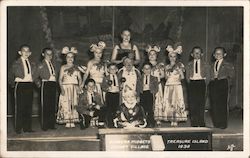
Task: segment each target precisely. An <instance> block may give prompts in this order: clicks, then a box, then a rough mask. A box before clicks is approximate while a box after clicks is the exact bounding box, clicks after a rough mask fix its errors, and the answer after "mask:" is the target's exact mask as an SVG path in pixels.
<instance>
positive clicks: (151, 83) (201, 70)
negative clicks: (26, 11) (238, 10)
mask: <svg viewBox="0 0 250 158" xmlns="http://www.w3.org/2000/svg"><path fill="white" fill-rule="evenodd" d="M121 38H122V42H121V43H120V44H119V45H116V46H115V47H114V50H113V52H112V56H111V60H110V62H109V63H107V62H105V61H103V59H102V56H103V52H104V50H105V47H106V44H105V42H103V41H100V42H98V43H97V44H92V45H91V46H90V52H92V53H93V56H94V57H93V58H92V59H91V60H89V62H88V63H87V66H86V67H85V66H77V65H75V64H74V60H75V55H76V54H77V53H78V51H77V49H76V48H75V47H71V48H70V47H64V48H63V49H62V54H63V55H64V57H65V61H66V64H63V65H62V66H61V67H60V68H58V67H56V65H55V64H54V62H53V51H52V49H50V48H45V49H43V51H42V56H43V57H44V59H43V60H42V62H41V63H40V64H38V65H37V64H36V63H34V62H32V61H31V60H30V59H29V57H30V55H31V50H30V47H29V46H28V45H22V46H21V47H20V50H19V51H18V53H19V55H20V58H18V59H17V60H16V61H15V62H14V63H13V65H12V68H11V70H10V73H9V82H10V83H11V85H12V86H13V87H14V96H15V131H16V133H18V134H20V133H21V132H22V130H23V132H33V130H32V125H31V124H32V122H31V120H32V119H31V115H32V102H33V85H34V83H35V84H36V85H37V86H38V87H40V89H41V127H42V129H43V130H45V131H46V130H48V129H55V123H58V124H65V127H66V128H71V127H75V123H80V127H81V129H85V128H88V127H89V126H90V124H91V123H93V120H94V121H95V120H97V124H96V125H97V126H99V127H110V128H113V127H116V128H119V127H123V128H131V127H142V128H143V127H155V126H156V125H157V126H161V123H162V121H170V122H171V126H173V127H176V126H178V122H181V121H186V120H187V116H188V115H189V116H190V120H191V126H193V127H204V126H205V120H204V113H205V102H206V96H207V95H206V94H207V89H209V98H210V106H211V116H212V121H213V125H214V127H215V128H222V129H225V128H227V119H228V96H229V95H228V93H229V87H230V85H231V84H232V79H233V77H234V67H233V66H232V65H231V64H230V63H228V62H226V61H225V60H224V57H225V56H226V51H225V49H224V48H223V47H217V48H215V49H214V52H213V57H214V58H215V62H213V63H211V64H207V63H206V62H205V61H204V60H203V59H202V56H203V51H202V48H200V47H194V48H193V49H192V51H191V54H190V55H191V57H192V60H191V61H190V62H189V63H188V64H187V65H186V66H184V65H183V64H182V63H181V62H180V60H179V56H180V54H181V53H182V46H181V45H175V46H171V45H167V46H166V53H167V57H168V62H167V63H166V64H165V63H163V62H158V54H159V52H160V51H161V49H160V47H159V46H156V45H148V46H147V47H146V48H145V51H146V52H147V58H146V60H145V62H144V63H143V66H142V69H141V71H140V70H139V69H138V65H139V64H140V62H141V57H140V53H139V50H138V48H137V46H136V45H134V44H133V43H131V41H130V38H131V33H130V31H129V30H123V31H122V33H121ZM59 69H60V70H59ZM58 72H59V74H58ZM184 79H186V81H187V83H188V85H187V89H188V93H187V94H188V105H189V110H187V109H186V106H185V101H184V95H183V83H182V81H183V80H184ZM57 85H59V87H60V95H59V101H58V105H56V102H57V99H58V98H57V97H56V93H57ZM56 107H57V108H56ZM56 109H57V111H56ZM188 112H189V114H188Z"/></svg>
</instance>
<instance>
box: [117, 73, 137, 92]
mask: <svg viewBox="0 0 250 158" xmlns="http://www.w3.org/2000/svg"><path fill="white" fill-rule="evenodd" d="M123 71H124V69H123V68H121V69H120V70H119V71H118V74H117V77H118V80H121V79H122V74H123ZM135 73H136V76H137V82H136V93H137V95H138V96H139V94H140V92H141V87H142V83H141V73H140V71H139V70H138V69H136V68H135Z"/></svg>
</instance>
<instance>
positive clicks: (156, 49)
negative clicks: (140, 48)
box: [146, 45, 161, 53]
mask: <svg viewBox="0 0 250 158" xmlns="http://www.w3.org/2000/svg"><path fill="white" fill-rule="evenodd" d="M151 51H155V52H156V53H158V52H160V51H161V48H160V47H159V46H156V45H155V46H153V47H152V46H151V45H148V46H147V48H146V52H148V53H149V52H151Z"/></svg>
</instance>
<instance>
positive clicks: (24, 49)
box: [20, 46, 31, 59]
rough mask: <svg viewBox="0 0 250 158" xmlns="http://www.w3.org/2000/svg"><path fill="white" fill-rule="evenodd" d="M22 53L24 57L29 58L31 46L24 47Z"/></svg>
mask: <svg viewBox="0 0 250 158" xmlns="http://www.w3.org/2000/svg"><path fill="white" fill-rule="evenodd" d="M20 55H21V56H22V57H23V58H24V59H28V57H29V56H30V55H31V51H30V48H29V47H26V46H25V47H22V48H21V51H20Z"/></svg>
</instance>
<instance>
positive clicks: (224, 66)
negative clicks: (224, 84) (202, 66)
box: [210, 59, 235, 85]
mask: <svg viewBox="0 0 250 158" xmlns="http://www.w3.org/2000/svg"><path fill="white" fill-rule="evenodd" d="M214 64H215V62H214V63H213V64H211V67H210V75H211V80H214ZM234 77H235V70H234V66H233V65H232V64H230V63H228V62H227V61H225V59H223V61H222V63H221V65H220V68H219V72H218V77H217V78H218V79H219V80H221V79H228V82H229V85H232V80H233V78H234Z"/></svg>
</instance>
